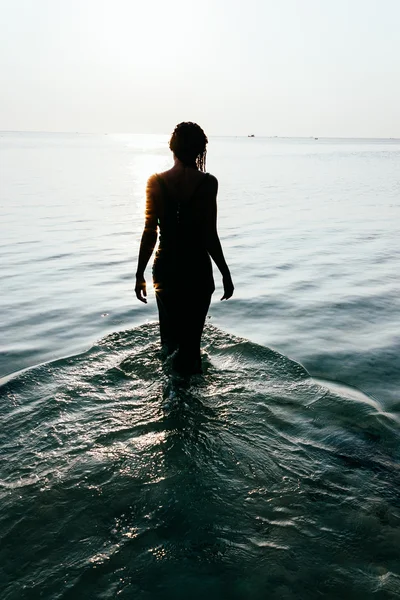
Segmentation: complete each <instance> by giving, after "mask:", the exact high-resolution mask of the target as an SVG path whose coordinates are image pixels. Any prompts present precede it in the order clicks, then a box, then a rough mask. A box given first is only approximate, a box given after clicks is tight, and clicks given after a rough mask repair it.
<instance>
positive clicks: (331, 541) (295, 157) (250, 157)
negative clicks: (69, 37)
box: [0, 133, 400, 600]
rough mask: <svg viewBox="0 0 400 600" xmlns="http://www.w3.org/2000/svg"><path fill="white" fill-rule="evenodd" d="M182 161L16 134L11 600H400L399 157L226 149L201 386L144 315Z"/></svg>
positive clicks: (111, 142) (9, 143)
mask: <svg viewBox="0 0 400 600" xmlns="http://www.w3.org/2000/svg"><path fill="white" fill-rule="evenodd" d="M166 148H167V147H166V138H163V137H157V136H129V135H120V136H95V135H78V134H76V135H72V134H71V135H66V134H10V133H3V134H1V137H0V152H1V157H0V158H1V160H0V165H1V188H0V193H1V209H2V219H1V222H2V236H1V239H0V259H1V289H2V294H1V296H0V309H1V314H2V317H3V318H2V321H1V340H0V342H1V354H0V376H1V375H2V376H3V379H2V386H1V387H0V394H1V396H2V402H1V409H0V415H1V430H2V433H1V438H0V439H1V454H2V457H3V458H4V459H5V460H3V466H2V472H1V488H0V490H1V512H0V540H1V543H0V565H1V567H0V568H1V570H2V574H1V582H2V584H1V585H2V592H1V598H2V599H3V598H4V599H7V600H11V599H14V598H15V599H18V600H19V599H22V598H29V599H30V598H48V599H53V598H63V599H67V598H114V597H121V598H143V599H150V598H151V599H153V598H163V599H164V598H165V599H167V598H174V599H175V598H178V599H179V598H187V597H188V596H190V597H193V598H203V597H204V595H205V594H207V595H208V597H209V598H210V600H211V599H214V598H215V599H217V598H218V599H219V598H221V597H229V598H233V599H234V600H235V599H248V598H251V599H253V598H254V599H257V600H258V599H264V598H271V599H274V598H276V599H282V600H285V599H289V598H290V599H292V598H293V599H298V598H307V599H308V598H311V599H312V598H321V597H324V598H332V599H337V598H339V597H340V598H349V599H358V598H360V599H365V598H374V599H375V598H379V599H385V600H386V599H391V598H398V597H399V596H400V572H399V571H400V570H399V560H398V556H399V553H398V548H399V547H400V467H399V447H400V445H399V441H400V440H399V436H400V424H399V409H400V402H399V396H398V387H399V377H400V375H399V374H400V368H399V367H400V364H399V358H398V357H399V346H400V343H399V342H400V340H399V330H400V327H399V325H400V323H399V308H400V306H399V304H400V302H399V298H400V294H399V291H400V290H399V287H400V286H399V282H398V273H399V266H400V248H399V242H398V239H399V228H400V226H399V224H400V219H399V205H400V200H399V190H400V175H399V173H400V172H399V169H398V164H399V159H400V142H397V141H395V140H394V141H384V140H363V141H360V140H347V141H346V140H311V139H310V140H268V139H258V138H254V139H247V138H245V139H243V138H216V139H211V142H210V150H209V159H208V167H209V170H210V171H211V172H214V173H215V174H216V175H217V176H218V178H219V181H220V197H219V226H220V233H221V238H222V241H223V245H224V248H225V252H226V255H227V259H228V262H229V264H230V265H231V268H232V272H233V276H234V280H235V284H236V292H235V297H234V298H233V299H232V300H230V301H229V302H226V303H225V302H224V303H219V301H218V298H219V297H220V295H221V294H219V292H220V291H221V290H220V289H218V288H217V292H216V294H215V299H214V301H213V304H212V306H211V310H210V320H209V321H208V323H209V324H208V326H207V329H206V333H205V336H204V352H205V358H204V362H205V367H206V368H205V374H204V376H202V377H195V378H192V380H191V381H189V382H188V381H181V380H176V379H174V377H173V376H172V375H171V373H170V372H169V366H168V364H166V365H165V364H164V365H163V364H162V362H161V360H160V358H159V356H158V339H157V325H156V324H155V323H154V322H153V321H154V320H155V319H156V310H155V302H154V297H152V296H150V303H149V305H148V306H142V305H140V304H139V303H138V302H135V300H134V294H133V273H134V272H135V268H136V265H135V261H136V255H137V250H138V243H139V238H140V232H141V227H142V224H143V223H142V221H143V208H144V198H143V189H144V185H145V181H146V178H147V177H148V175H149V174H150V173H151V172H154V171H157V170H158V171H159V170H163V169H165V168H166V167H167V166H168V164H169V160H170V159H169V155H168V150H167V149H166ZM228 332H229V333H228ZM250 340H251V341H250ZM271 347H272V348H273V350H272V349H270V348H271ZM287 356H290V357H291V359H293V360H291V359H289V358H287ZM63 357H65V358H63ZM300 363H301V364H302V365H304V366H301V364H300ZM35 365H36V366H35ZM28 367H31V368H30V369H28V370H25V371H22V372H20V373H17V374H16V372H17V371H20V370H23V369H27V368H28Z"/></svg>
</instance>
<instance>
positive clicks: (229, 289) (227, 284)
mask: <svg viewBox="0 0 400 600" xmlns="http://www.w3.org/2000/svg"><path fill="white" fill-rule="evenodd" d="M222 284H223V286H224V295H223V296H222V298H221V300H228V299H229V298H230V297H231V296H232V294H233V290H234V289H235V288H234V285H233V281H232V277H231V276H230V274H229V275H225V276H224V277H223V278H222Z"/></svg>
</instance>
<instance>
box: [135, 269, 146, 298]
mask: <svg viewBox="0 0 400 600" xmlns="http://www.w3.org/2000/svg"><path fill="white" fill-rule="evenodd" d="M135 294H136V298H137V299H138V300H140V302H144V303H145V304H147V299H146V296H147V292H146V280H145V278H144V277H143V276H139V275H136V285H135Z"/></svg>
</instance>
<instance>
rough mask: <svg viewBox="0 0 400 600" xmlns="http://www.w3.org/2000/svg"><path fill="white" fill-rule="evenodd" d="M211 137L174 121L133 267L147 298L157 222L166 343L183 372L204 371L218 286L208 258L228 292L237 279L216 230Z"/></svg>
mask: <svg viewBox="0 0 400 600" xmlns="http://www.w3.org/2000/svg"><path fill="white" fill-rule="evenodd" d="M207 142H208V140H207V137H206V135H205V133H204V131H203V130H202V129H201V127H199V125H196V123H190V122H188V123H180V124H179V125H177V126H176V127H175V130H174V132H173V134H172V136H171V139H170V142H169V147H170V149H171V150H172V152H173V155H174V166H173V167H172V168H171V169H169V170H168V171H165V172H164V173H161V174H160V175H152V176H151V177H150V179H149V180H148V182H147V190H146V218H145V226H144V231H143V235H142V240H141V244H140V251H139V261H138V268H137V272H136V287H135V292H136V296H137V298H138V299H139V300H141V301H142V302H147V300H146V281H145V279H144V271H145V268H146V266H147V263H148V261H149V259H150V257H151V255H152V252H153V250H154V246H155V244H156V241H157V232H158V229H159V230H160V243H159V246H158V250H157V253H156V257H155V260H154V265H153V282H154V288H155V292H156V299H157V306H158V312H159V318H160V335H161V345H162V348H163V350H164V351H165V353H166V354H167V355H169V354H172V353H175V354H174V357H173V366H174V368H175V369H176V370H177V371H179V372H180V373H185V374H191V373H201V358H200V340H201V335H202V332H203V328H204V322H205V318H206V315H207V311H208V308H209V306H210V301H211V295H212V293H213V292H214V290H215V286H214V280H213V273H212V266H211V260H210V256H211V258H212V259H213V260H214V262H215V264H216V265H217V267H218V269H219V270H220V272H221V275H222V281H223V286H224V295H223V296H222V298H221V300H224V299H225V300H227V299H228V298H230V297H231V296H232V294H233V289H234V288H233V283H232V279H231V275H230V272H229V268H228V265H227V264H226V262H225V258H224V255H223V252H222V248H221V243H220V241H219V237H218V233H217V191H218V181H217V179H216V178H215V177H213V175H210V174H209V173H205V163H206V146H207Z"/></svg>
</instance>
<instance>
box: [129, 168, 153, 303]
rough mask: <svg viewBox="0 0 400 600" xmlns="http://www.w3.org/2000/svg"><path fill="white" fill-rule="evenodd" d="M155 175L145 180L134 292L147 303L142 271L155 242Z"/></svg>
mask: <svg viewBox="0 0 400 600" xmlns="http://www.w3.org/2000/svg"><path fill="white" fill-rule="evenodd" d="M155 182H156V177H155V175H152V177H150V179H149V180H148V182H147V187H146V215H145V224H144V229H143V234H142V239H141V242H140V250H139V259H138V266H137V271H136V285H135V293H136V297H137V299H138V300H140V301H141V302H144V303H147V299H146V296H147V291H146V280H145V278H144V272H145V269H146V267H147V263H148V262H149V260H150V257H151V255H152V254H153V250H154V246H155V245H156V242H157V235H158V234H157V227H158V219H157V211H156V201H155V196H154V188H155Z"/></svg>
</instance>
